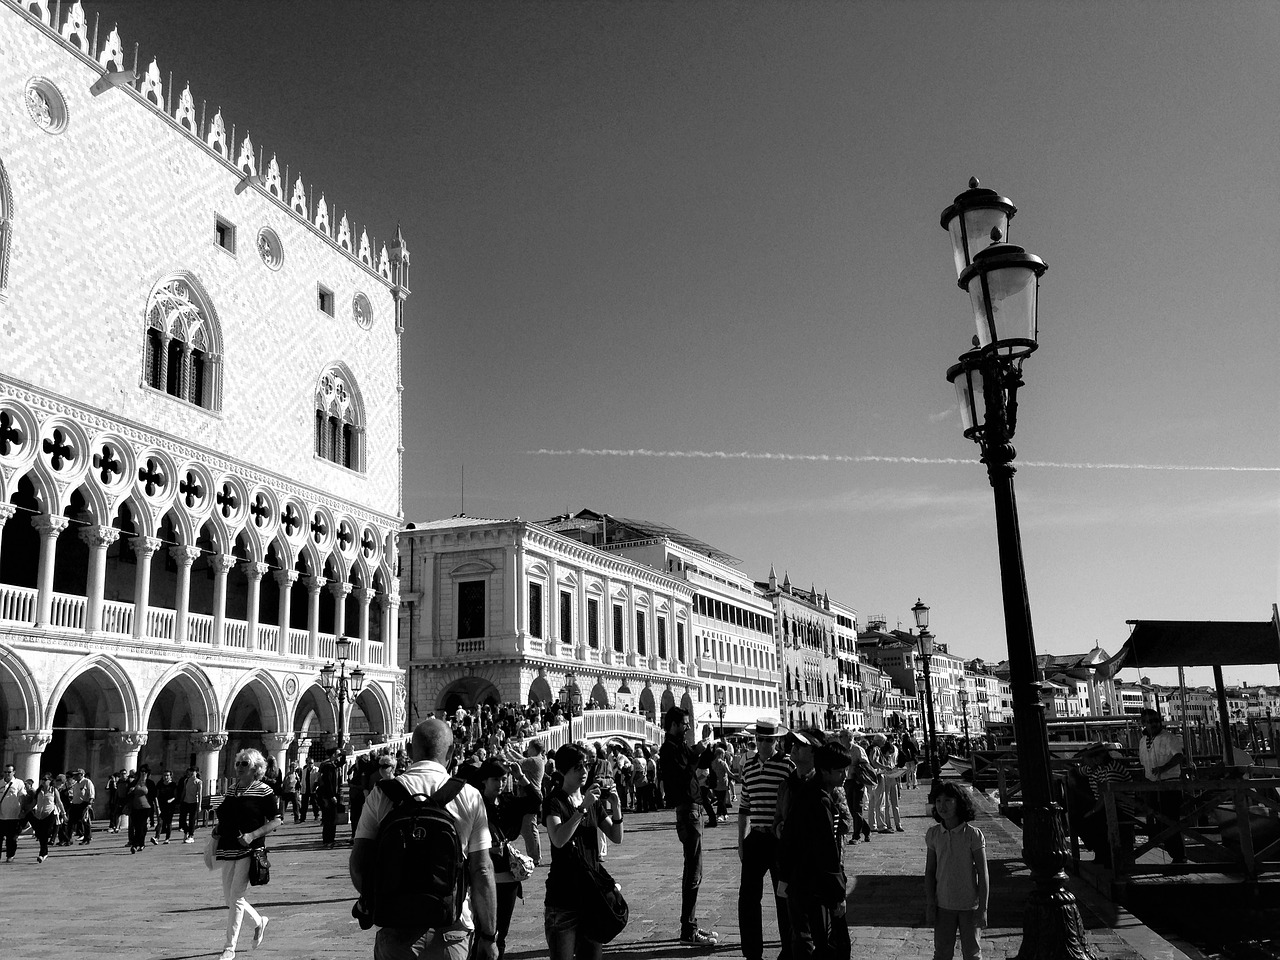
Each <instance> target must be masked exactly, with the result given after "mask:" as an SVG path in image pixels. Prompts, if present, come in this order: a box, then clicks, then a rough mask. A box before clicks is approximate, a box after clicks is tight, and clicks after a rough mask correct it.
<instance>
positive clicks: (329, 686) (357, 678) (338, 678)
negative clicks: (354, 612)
mask: <svg viewBox="0 0 1280 960" xmlns="http://www.w3.org/2000/svg"><path fill="white" fill-rule="evenodd" d="M351 643H352V641H351V640H350V639H349V638H347V637H338V638H337V639H336V640H334V641H333V652H334V656H335V657H336V658H337V661H338V665H337V666H336V667H335V666H334V665H333V664H332V663H326V664H325V665H324V666H323V667H321V668H320V686H322V687H323V688H324V694H325V696H326V697H328V698H329V702H330V703H332V704H333V705H334V706H335V707H337V713H338V749H339V750H341V751H342V752H343V753H344V754H345V753H346V752H347V710H348V705H349V704H353V703H355V702H356V697H358V696H360V690H361V688H362V687H363V686H364V671H363V670H361V669H360V668H359V667H354V668H353V669H352V671H351V673H350V674H348V673H347V659H348V657H349V656H350V654H351Z"/></svg>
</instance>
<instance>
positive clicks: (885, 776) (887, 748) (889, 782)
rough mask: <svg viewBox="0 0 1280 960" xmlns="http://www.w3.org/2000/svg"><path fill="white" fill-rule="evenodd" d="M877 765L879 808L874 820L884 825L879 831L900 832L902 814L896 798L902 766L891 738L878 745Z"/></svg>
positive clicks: (899, 790)
mask: <svg viewBox="0 0 1280 960" xmlns="http://www.w3.org/2000/svg"><path fill="white" fill-rule="evenodd" d="M877 766H878V767H879V768H880V786H879V793H878V803H879V804H880V806H881V809H879V810H877V811H876V820H877V821H878V822H880V823H882V824H883V825H884V826H883V828H882V829H881V831H880V832H881V833H893V832H895V831H896V832H898V833H902V815H901V814H900V813H899V812H898V798H899V795H900V793H901V786H902V773H903V768H902V767H900V766H898V748H897V746H896V745H895V744H894V742H893V741H892V740H886V741H885V742H884V743H883V744H881V745H880V752H879V756H878V758H877ZM890 824H892V826H890Z"/></svg>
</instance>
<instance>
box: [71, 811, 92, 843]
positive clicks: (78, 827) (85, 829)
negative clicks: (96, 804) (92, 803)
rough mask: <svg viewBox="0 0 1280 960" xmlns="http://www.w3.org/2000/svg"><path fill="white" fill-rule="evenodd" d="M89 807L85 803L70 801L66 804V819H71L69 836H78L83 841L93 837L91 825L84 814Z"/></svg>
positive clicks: (86, 841)
mask: <svg viewBox="0 0 1280 960" xmlns="http://www.w3.org/2000/svg"><path fill="white" fill-rule="evenodd" d="M88 809H89V804H87V803H72V804H69V805H68V806H67V819H68V820H70V821H71V836H72V837H79V838H80V839H81V840H83V841H84V842H85V843H88V842H89V841H90V840H91V839H92V838H93V827H92V826H90V823H91V821H90V819H89V818H88V817H86V816H85V813H86V812H87V811H88Z"/></svg>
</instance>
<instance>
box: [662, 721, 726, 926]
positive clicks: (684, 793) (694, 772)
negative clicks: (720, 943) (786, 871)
mask: <svg viewBox="0 0 1280 960" xmlns="http://www.w3.org/2000/svg"><path fill="white" fill-rule="evenodd" d="M662 729H663V730H664V731H665V733H666V739H664V740H663V741H662V749H661V751H660V753H659V758H660V771H661V776H662V786H663V792H664V794H665V795H666V798H667V801H668V802H669V803H670V804H671V805H672V806H673V807H675V811H676V836H677V837H678V838H679V840H680V845H681V846H682V847H683V849H684V871H683V874H682V876H681V880H680V942H681V943H684V944H692V945H695V946H704V947H713V946H715V944H716V942H717V938H716V936H715V934H714V933H712V932H711V931H708V930H703V929H701V928H700V927H699V926H698V888H699V887H700V886H701V885H702V786H701V784H700V783H699V779H698V760H699V757H698V754H697V753H695V752H694V749H693V748H692V747H691V746H689V744H688V742H687V741H686V736H687V734H688V730H689V715H688V713H687V712H686V711H684V710H683V709H681V708H680V707H675V706H673V707H670V708H669V709H668V710H667V712H666V714H664V715H663V718H662Z"/></svg>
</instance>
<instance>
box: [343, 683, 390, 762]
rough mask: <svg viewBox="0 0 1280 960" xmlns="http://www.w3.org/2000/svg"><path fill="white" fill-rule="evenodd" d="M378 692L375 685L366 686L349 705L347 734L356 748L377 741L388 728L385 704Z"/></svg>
mask: <svg viewBox="0 0 1280 960" xmlns="http://www.w3.org/2000/svg"><path fill="white" fill-rule="evenodd" d="M380 692H381V691H380V690H379V689H378V688H376V687H366V688H365V689H364V690H362V691H361V692H360V696H358V697H356V702H355V703H353V704H352V705H351V714H350V717H349V719H348V721H347V726H348V730H349V733H348V736H349V737H350V738H351V745H352V746H353V747H354V748H355V749H357V750H360V749H362V748H364V747H367V746H369V745H370V744H372V743H375V742H378V741H379V740H380V739H381V738H382V737H385V736H386V735H387V731H388V730H389V729H390V720H389V718H388V716H387V709H386V706H385V705H384V704H383V702H382V699H381V698H380V697H379V695H378V694H379V693H380Z"/></svg>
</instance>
